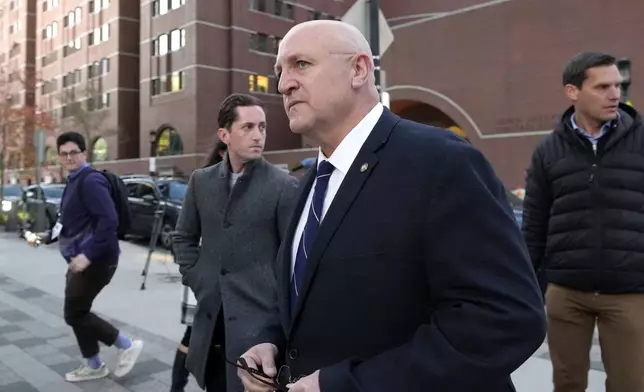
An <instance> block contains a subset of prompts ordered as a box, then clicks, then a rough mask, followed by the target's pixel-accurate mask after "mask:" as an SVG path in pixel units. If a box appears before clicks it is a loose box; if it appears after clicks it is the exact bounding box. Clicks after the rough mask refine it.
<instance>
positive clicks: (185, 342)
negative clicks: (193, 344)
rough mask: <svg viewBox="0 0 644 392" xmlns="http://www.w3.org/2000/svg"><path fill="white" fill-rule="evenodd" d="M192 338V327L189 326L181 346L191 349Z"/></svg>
mask: <svg viewBox="0 0 644 392" xmlns="http://www.w3.org/2000/svg"><path fill="white" fill-rule="evenodd" d="M191 336H192V327H191V326H187V327H186V332H185V333H184V334H183V338H182V339H181V345H182V346H184V347H190V337H191Z"/></svg>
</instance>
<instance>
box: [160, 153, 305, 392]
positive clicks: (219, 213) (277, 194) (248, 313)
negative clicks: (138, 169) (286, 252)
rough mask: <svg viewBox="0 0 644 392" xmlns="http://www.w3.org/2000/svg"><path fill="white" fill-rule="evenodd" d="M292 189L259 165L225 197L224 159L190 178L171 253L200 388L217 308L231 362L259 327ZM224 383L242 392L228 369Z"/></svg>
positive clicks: (272, 291)
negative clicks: (186, 298) (186, 305)
mask: <svg viewBox="0 0 644 392" xmlns="http://www.w3.org/2000/svg"><path fill="white" fill-rule="evenodd" d="M298 184H299V181H298V180H297V179H296V178H294V177H292V176H290V175H289V174H287V173H284V172H283V171H281V170H280V169H278V168H277V167H275V166H273V165H272V164H270V163H269V162H267V161H265V160H264V159H263V158H260V159H258V160H256V161H252V162H249V163H247V164H246V165H245V167H244V174H243V175H242V176H241V177H240V178H239V179H238V180H237V183H236V185H235V186H234V187H233V188H232V191H231V189H230V169H229V166H228V162H227V160H224V161H222V162H221V163H218V164H217V165H214V166H211V167H208V168H205V169H198V170H195V172H194V173H193V174H192V176H191V178H190V182H189V185H188V190H187V193H186V197H185V201H184V204H183V209H182V211H181V214H180V217H179V220H178V222H177V226H176V230H175V233H174V235H173V241H174V242H173V247H174V252H175V256H176V260H177V263H178V264H179V270H180V272H181V275H182V277H183V283H184V284H185V285H187V286H189V287H190V288H191V289H192V290H193V292H194V294H195V297H196V299H197V310H196V314H195V317H194V321H193V327H192V337H191V340H190V348H189V350H188V359H187V368H188V370H189V371H190V373H192V375H193V376H194V377H195V378H196V380H197V382H198V384H199V385H200V386H201V387H202V388H204V387H205V386H204V383H205V372H206V363H207V361H208V354H209V348H210V343H211V339H212V335H213V331H214V330H215V323H216V321H217V314H218V313H219V309H220V308H221V307H222V306H223V309H224V326H225V335H226V341H225V342H226V356H227V357H228V358H229V359H230V360H232V361H234V360H236V359H237V358H239V357H240V356H241V354H243V353H244V352H245V351H246V350H248V349H249V348H250V347H251V346H252V345H253V343H255V338H256V336H257V334H258V333H259V332H260V329H261V328H262V327H264V326H265V324H266V322H267V321H266V320H267V319H268V317H269V315H270V311H271V306H272V305H273V304H274V302H275V298H276V281H275V272H274V268H275V260H276V256H277V251H278V249H279V246H280V243H281V241H282V239H283V233H284V231H285V229H286V226H287V225H288V222H289V219H290V216H291V213H292V211H293V208H294V204H295V202H296V199H297V196H298ZM201 238H202V239H203V241H202V244H201V246H199V240H200V239H201ZM226 378H227V385H228V387H227V391H228V392H242V391H243V387H242V384H241V382H240V380H239V378H238V377H237V372H236V369H235V367H234V366H231V365H227V372H226Z"/></svg>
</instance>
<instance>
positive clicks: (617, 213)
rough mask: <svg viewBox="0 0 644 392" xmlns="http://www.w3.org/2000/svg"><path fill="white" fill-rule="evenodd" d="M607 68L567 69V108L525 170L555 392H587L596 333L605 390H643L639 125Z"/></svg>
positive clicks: (613, 69) (591, 58) (602, 60)
mask: <svg viewBox="0 0 644 392" xmlns="http://www.w3.org/2000/svg"><path fill="white" fill-rule="evenodd" d="M615 63H616V61H615V58H614V57H613V56H611V55H609V54H603V53H581V54H579V55H577V56H576V57H574V58H573V59H572V60H571V61H570V63H569V64H568V66H567V67H566V69H565V70H564V73H563V85H564V91H565V93H566V96H567V98H568V99H569V100H570V101H571V102H572V106H571V107H570V108H569V109H568V110H566V112H565V113H564V114H563V116H562V117H561V122H560V123H559V124H558V125H557V127H556V128H555V130H554V132H552V133H551V134H549V135H548V136H546V137H545V138H544V139H543V140H541V142H540V143H539V145H538V146H537V148H536V150H535V151H534V154H533V156H532V164H531V165H530V169H529V170H528V177H527V186H526V197H525V201H524V212H523V233H524V237H525V240H526V243H527V245H528V249H529V251H530V256H531V258H532V262H533V264H534V266H535V268H536V269H537V270H538V271H544V272H545V277H546V280H547V282H548V286H547V291H546V308H547V314H548V345H549V347H550V357H551V359H552V364H553V368H554V384H555V391H556V392H576V391H585V390H586V388H587V386H588V370H589V368H590V348H591V344H592V343H591V342H592V340H593V333H594V331H595V326H596V325H597V327H598V329H599V342H600V345H601V351H602V360H603V362H604V368H605V369H606V375H607V381H606V391H607V392H618V391H619V392H621V391H644V372H643V371H642V370H643V369H644V235H643V234H642V233H644V214H643V213H642V209H643V208H644V125H643V124H642V118H641V117H640V115H639V114H638V113H637V111H635V109H633V108H632V107H631V106H628V105H625V104H620V102H619V101H620V95H621V91H620V85H621V82H622V78H621V76H620V73H619V71H618V69H617V66H616V65H615Z"/></svg>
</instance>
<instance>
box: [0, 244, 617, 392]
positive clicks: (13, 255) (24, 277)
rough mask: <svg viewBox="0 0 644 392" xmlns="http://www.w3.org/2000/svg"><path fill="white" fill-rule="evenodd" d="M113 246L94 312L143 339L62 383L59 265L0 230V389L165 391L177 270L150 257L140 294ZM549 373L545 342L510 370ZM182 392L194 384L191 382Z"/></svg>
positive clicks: (64, 355)
mask: <svg viewBox="0 0 644 392" xmlns="http://www.w3.org/2000/svg"><path fill="white" fill-rule="evenodd" d="M121 247H122V257H121V261H120V264H119V268H118V269H117V272H116V274H115V276H114V279H113V280H112V282H111V283H110V285H109V286H108V287H107V288H106V289H105V290H104V291H103V292H102V293H101V294H100V295H99V297H98V298H97V300H96V302H95V306H94V310H95V311H96V312H97V313H99V314H101V315H103V316H104V317H105V318H106V319H108V320H109V321H111V322H112V323H113V324H114V325H115V326H117V327H118V328H120V329H121V330H123V331H124V332H126V333H128V334H132V335H133V336H135V337H137V338H142V339H143V340H145V348H144V351H143V354H142V356H141V359H140V361H139V363H137V365H136V366H135V368H134V370H133V371H132V372H131V373H130V374H129V375H128V376H126V377H124V378H123V379H116V378H113V377H112V376H110V378H108V379H104V380H98V381H91V382H86V383H79V384H70V383H66V382H65V381H64V379H63V375H64V374H65V373H66V372H68V371H70V370H72V369H73V368H75V367H76V366H78V364H79V361H80V353H79V351H78V347H77V345H76V342H75V339H74V337H73V335H72V331H71V329H70V328H69V327H68V326H67V325H65V322H64V320H63V314H62V313H63V300H62V295H63V289H64V282H65V280H64V275H65V270H66V266H65V263H64V262H63V261H62V259H61V258H60V255H59V254H58V251H57V248H56V247H42V248H39V249H31V248H29V247H28V246H27V245H26V244H25V243H24V242H23V241H20V240H18V239H17V238H16V235H8V234H0V271H2V273H1V274H0V391H2V392H33V391H41V392H79V391H88V392H146V391H150V392H166V391H169V389H170V387H169V382H170V369H171V365H172V361H173V359H174V353H175V349H176V346H177V342H178V341H179V340H180V339H181V336H182V335H183V332H184V327H183V326H182V325H181V324H180V323H179V319H180V293H181V285H180V283H179V274H178V272H177V267H176V266H175V265H174V264H173V263H172V260H171V259H170V257H169V256H167V255H164V254H163V253H159V254H155V255H154V257H153V262H152V263H151V267H150V273H149V276H148V284H147V289H146V290H145V291H141V290H140V286H141V279H142V277H141V271H142V269H143V266H144V263H145V258H146V256H147V251H146V249H145V248H143V247H141V246H138V245H135V244H131V243H128V242H122V244H121ZM102 354H103V356H104V357H105V360H106V362H107V363H108V366H112V368H113V366H114V363H115V359H116V350H115V349H113V348H107V347H104V348H103V350H102ZM591 355H592V359H593V365H592V366H593V369H594V370H592V371H591V374H590V375H589V388H588V390H587V392H600V391H603V390H604V386H603V383H604V379H605V373H604V372H603V368H602V365H601V361H600V360H599V358H600V354H599V347H598V345H597V341H596V340H595V345H594V346H593V350H592V351H591ZM551 378H552V366H551V364H550V361H549V360H548V352H547V348H546V346H545V345H544V346H542V348H541V349H539V350H538V351H537V352H536V353H535V355H534V356H533V357H532V358H531V359H529V360H528V361H527V362H526V363H525V364H524V365H523V366H522V367H521V368H520V369H518V370H517V371H516V372H515V373H514V374H513V380H514V381H515V384H516V387H517V391H519V392H547V391H552V382H551ZM191 382H192V381H191ZM188 390H189V391H198V390H199V389H198V388H196V386H195V385H194V383H192V384H191V385H190V387H189V389H188ZM401 392H404V391H401Z"/></svg>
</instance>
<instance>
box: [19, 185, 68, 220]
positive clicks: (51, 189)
mask: <svg viewBox="0 0 644 392" xmlns="http://www.w3.org/2000/svg"><path fill="white" fill-rule="evenodd" d="M64 191H65V184H41V185H40V186H38V185H30V186H28V187H26V188H25V196H26V199H27V200H30V199H32V200H35V199H38V200H44V201H45V203H46V204H47V206H48V208H50V209H51V210H52V211H56V214H58V212H60V201H61V199H62V198H63V192H64Z"/></svg>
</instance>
